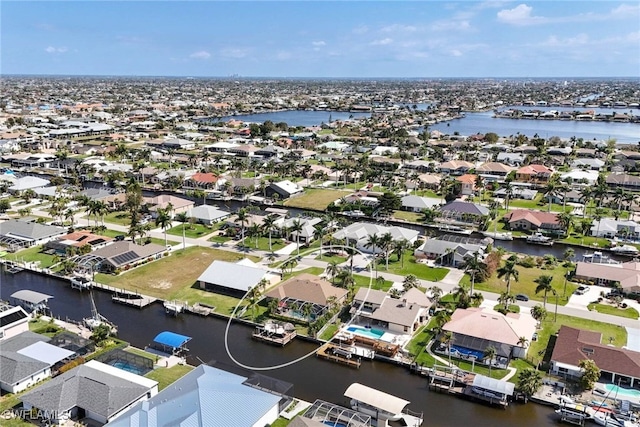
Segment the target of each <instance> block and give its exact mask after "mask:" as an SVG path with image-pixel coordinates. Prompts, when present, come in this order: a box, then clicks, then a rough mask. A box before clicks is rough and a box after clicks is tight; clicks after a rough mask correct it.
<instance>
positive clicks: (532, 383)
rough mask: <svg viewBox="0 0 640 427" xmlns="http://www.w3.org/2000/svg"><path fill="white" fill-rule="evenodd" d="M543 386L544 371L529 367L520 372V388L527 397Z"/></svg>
mask: <svg viewBox="0 0 640 427" xmlns="http://www.w3.org/2000/svg"><path fill="white" fill-rule="evenodd" d="M540 387H542V373H541V372H540V371H538V370H536V369H533V368H527V369H524V370H522V371H520V373H519V374H518V390H519V391H520V392H521V393H523V394H524V395H525V396H526V397H527V398H529V397H531V396H533V395H534V394H536V392H537V391H538V390H539V389H540Z"/></svg>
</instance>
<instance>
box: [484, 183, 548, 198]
mask: <svg viewBox="0 0 640 427" xmlns="http://www.w3.org/2000/svg"><path fill="white" fill-rule="evenodd" d="M537 195H538V191H537V190H532V189H530V188H526V187H516V186H513V187H512V188H511V194H510V195H509V198H510V199H512V200H513V199H523V200H533V199H535V198H536V196H537ZM493 196H494V197H499V198H501V199H506V198H507V190H506V188H500V189H498V190H496V191H494V192H493Z"/></svg>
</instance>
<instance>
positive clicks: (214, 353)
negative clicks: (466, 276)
mask: <svg viewBox="0 0 640 427" xmlns="http://www.w3.org/2000/svg"><path fill="white" fill-rule="evenodd" d="M115 285H116V286H117V283H116V284H115ZM19 289H31V290H35V291H38V292H43V293H45V294H49V295H53V296H54V298H53V299H52V300H50V301H49V305H50V307H51V310H52V313H53V315H54V316H56V317H60V318H62V319H65V318H69V319H73V320H78V321H79V320H81V319H82V318H83V317H87V316H89V315H90V311H91V308H90V299H89V294H88V293H86V292H84V293H82V292H80V291H77V290H72V289H71V288H70V286H69V284H68V283H67V282H64V281H61V280H58V279H54V278H49V277H44V276H40V275H37V274H34V273H30V272H27V271H23V272H21V273H17V274H10V273H6V272H4V271H2V272H0V298H2V299H4V300H8V299H9V298H10V295H11V294H12V293H13V292H15V291H17V290H19ZM94 299H95V301H96V306H97V308H98V311H99V312H100V313H101V314H102V315H104V316H106V317H107V318H108V319H109V320H111V321H113V322H114V323H116V324H117V325H118V330H119V332H118V334H119V337H120V338H122V339H124V340H126V341H128V342H130V343H131V344H132V345H134V346H137V347H141V348H143V347H145V346H146V345H148V344H149V343H151V342H152V340H153V338H154V337H155V335H156V334H158V333H159V332H161V331H164V330H169V331H173V332H177V333H181V334H185V335H188V336H190V337H192V338H193V339H192V341H191V342H190V343H189V345H188V347H189V350H190V352H189V357H188V361H189V363H191V364H195V365H198V364H200V361H203V362H211V361H217V362H220V363H225V364H229V365H231V364H233V362H232V361H231V360H230V359H229V357H228V356H227V354H226V352H225V345H224V331H225V327H226V321H224V320H221V319H217V318H213V317H206V318H205V317H199V316H195V315H189V314H184V315H180V316H178V317H172V316H167V315H166V314H165V312H164V308H163V307H162V305H161V304H159V303H156V304H154V305H151V306H149V307H147V308H144V309H142V310H139V309H136V308H131V307H127V306H123V305H119V304H115V303H112V302H111V299H110V295H109V294H108V293H105V292H100V291H96V292H95V294H94ZM251 332H252V329H251V328H249V327H247V326H242V325H232V326H231V329H230V337H231V339H230V343H229V347H230V350H231V352H232V353H233V355H234V358H235V359H237V360H238V361H239V362H241V363H244V364H247V365H251V366H255V367H265V366H270V365H277V364H282V363H284V362H287V361H290V360H293V359H296V358H298V357H300V356H302V355H304V354H306V353H309V352H310V351H312V350H314V349H315V348H316V346H315V345H314V344H311V343H308V342H304V341H301V340H294V342H292V343H290V344H289V345H287V346H286V347H276V346H270V345H267V344H264V343H260V342H257V341H254V340H252V339H251ZM260 373H261V374H264V375H268V376H271V377H274V378H276V379H279V380H283V381H287V382H289V383H291V384H293V386H294V388H293V394H294V395H295V396H296V397H298V398H301V399H304V400H308V401H314V400H315V399H322V400H325V401H329V402H333V403H336V404H341V405H344V406H348V402H347V400H346V399H345V398H344V396H343V393H344V391H345V390H346V389H347V387H348V386H349V385H350V384H351V383H353V382H360V383H362V384H365V385H368V386H371V387H375V388H377V389H380V390H382V391H385V392H387V393H390V394H393V395H396V396H398V397H401V398H403V399H406V400H409V401H410V402H411V404H410V405H409V408H410V409H411V410H413V411H422V412H424V416H425V422H424V424H423V425H425V426H469V425H474V426H531V427H534V426H548V425H555V424H557V423H558V420H557V417H556V416H555V414H554V413H553V411H552V410H551V408H550V407H545V406H542V405H538V404H533V403H529V404H526V405H522V404H513V405H511V406H510V407H509V408H508V409H506V410H501V409H495V408H491V407H488V406H485V405H482V404H478V403H472V402H468V401H465V400H462V399H459V398H456V397H452V396H447V395H444V394H440V393H437V392H434V391H430V390H428V388H427V380H426V379H425V378H423V377H420V376H417V375H413V374H410V373H409V372H408V370H407V369H405V368H404V367H399V366H395V365H392V364H388V363H383V362H379V361H366V362H364V363H363V364H362V366H361V368H360V369H353V368H348V367H345V366H342V365H337V364H334V363H331V362H328V361H325V360H321V359H318V358H316V357H315V356H311V357H309V358H307V359H305V360H303V361H302V362H299V363H296V364H293V365H291V366H288V367H285V368H281V369H277V370H270V371H266V372H260Z"/></svg>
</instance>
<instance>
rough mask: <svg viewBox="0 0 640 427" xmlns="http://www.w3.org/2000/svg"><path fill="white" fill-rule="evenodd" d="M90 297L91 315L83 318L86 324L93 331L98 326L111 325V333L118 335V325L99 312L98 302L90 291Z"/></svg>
mask: <svg viewBox="0 0 640 427" xmlns="http://www.w3.org/2000/svg"><path fill="white" fill-rule="evenodd" d="M89 297H90V299H91V317H85V318H84V319H82V322H83V323H84V325H85V326H86V327H87V328H89V329H90V330H92V331H93V330H94V329H95V328H97V327H98V326H102V325H105V326H108V327H109V330H110V333H111V335H116V334H117V333H118V327H117V326H116V325H114V324H113V323H111V322H110V321H109V320H107V318H106V317H104V316H103V315H101V314H100V313H98V309H97V308H96V303H95V301H94V300H93V293H91V292H89Z"/></svg>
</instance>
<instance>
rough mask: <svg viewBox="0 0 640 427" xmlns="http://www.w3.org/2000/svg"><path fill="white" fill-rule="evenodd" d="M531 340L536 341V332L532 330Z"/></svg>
mask: <svg viewBox="0 0 640 427" xmlns="http://www.w3.org/2000/svg"><path fill="white" fill-rule="evenodd" d="M531 341H538V333H537V332H534V333H533V335H532V336H531Z"/></svg>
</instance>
